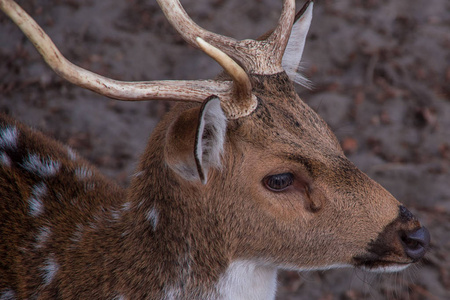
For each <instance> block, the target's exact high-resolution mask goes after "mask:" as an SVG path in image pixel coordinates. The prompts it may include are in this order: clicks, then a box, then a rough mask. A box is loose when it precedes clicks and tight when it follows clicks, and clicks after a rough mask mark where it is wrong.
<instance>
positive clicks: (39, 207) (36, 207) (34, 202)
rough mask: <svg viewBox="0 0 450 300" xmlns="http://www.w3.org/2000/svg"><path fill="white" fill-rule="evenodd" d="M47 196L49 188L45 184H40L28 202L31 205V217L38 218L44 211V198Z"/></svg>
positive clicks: (34, 188)
mask: <svg viewBox="0 0 450 300" xmlns="http://www.w3.org/2000/svg"><path fill="white" fill-rule="evenodd" d="M46 194H47V186H46V185H45V184H44V183H42V182H41V183H38V184H36V185H35V186H34V187H33V190H32V191H31V197H30V199H29V200H28V202H29V204H30V215H31V216H33V217H38V216H39V215H40V214H42V212H43V211H44V203H43V202H42V198H43V197H44V196H45V195H46Z"/></svg>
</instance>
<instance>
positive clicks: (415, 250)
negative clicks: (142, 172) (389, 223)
mask: <svg viewBox="0 0 450 300" xmlns="http://www.w3.org/2000/svg"><path fill="white" fill-rule="evenodd" d="M401 239H402V242H403V247H404V249H405V252H406V254H407V255H408V256H409V257H410V258H412V259H413V260H418V259H421V258H422V257H423V256H424V255H425V252H426V251H427V248H428V246H429V245H430V233H429V232H428V230H427V229H426V228H425V227H421V228H419V229H418V230H416V231H412V232H402V234H401Z"/></svg>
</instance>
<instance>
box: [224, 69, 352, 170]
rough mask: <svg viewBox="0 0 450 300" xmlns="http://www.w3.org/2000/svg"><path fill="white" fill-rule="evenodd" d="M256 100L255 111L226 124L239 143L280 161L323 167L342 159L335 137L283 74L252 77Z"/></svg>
mask: <svg viewBox="0 0 450 300" xmlns="http://www.w3.org/2000/svg"><path fill="white" fill-rule="evenodd" d="M252 81H253V86H254V93H255V95H256V96H257V98H258V106H257V108H256V109H255V111H254V112H253V113H252V114H251V115H249V116H248V117H245V118H240V119H238V120H235V121H234V122H230V123H229V132H230V135H232V137H233V138H235V139H236V140H237V141H239V142H246V144H247V145H249V147H251V148H259V149H260V150H262V151H263V152H264V153H270V154H272V156H276V157H279V158H282V159H284V160H292V159H290V158H289V157H290V156H295V157H304V159H305V161H306V160H307V159H313V160H315V161H322V162H323V163H326V164H331V163H333V160H331V159H330V158H334V157H339V156H343V152H342V149H341V147H340V144H339V142H338V140H337V139H336V137H335V135H334V134H333V133H332V131H331V130H330V128H329V126H328V125H327V124H326V123H325V121H324V120H323V119H322V118H321V117H320V116H319V115H318V114H317V113H316V112H314V110H312V109H311V108H310V107H309V106H308V105H306V104H305V103H304V102H303V101H302V100H301V99H300V98H299V96H298V95H297V93H296V92H295V89H294V85H293V83H292V81H290V79H289V78H288V77H287V75H286V74H285V73H284V72H283V73H279V74H275V75H270V76H261V75H260V76H257V75H253V76H252Z"/></svg>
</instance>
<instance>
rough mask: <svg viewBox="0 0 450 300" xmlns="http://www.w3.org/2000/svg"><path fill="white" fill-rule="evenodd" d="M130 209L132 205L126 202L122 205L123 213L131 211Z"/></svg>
mask: <svg viewBox="0 0 450 300" xmlns="http://www.w3.org/2000/svg"><path fill="white" fill-rule="evenodd" d="M130 207H131V203H130V202H125V203H124V204H122V211H127V210H130Z"/></svg>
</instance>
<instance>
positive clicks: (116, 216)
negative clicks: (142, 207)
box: [111, 208, 122, 220]
mask: <svg viewBox="0 0 450 300" xmlns="http://www.w3.org/2000/svg"><path fill="white" fill-rule="evenodd" d="M121 215H122V211H120V210H117V209H113V208H112V209H111V217H112V218H113V219H114V220H119V219H120V216H121Z"/></svg>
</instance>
